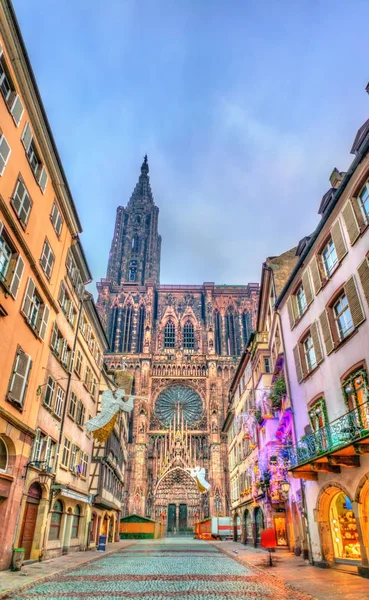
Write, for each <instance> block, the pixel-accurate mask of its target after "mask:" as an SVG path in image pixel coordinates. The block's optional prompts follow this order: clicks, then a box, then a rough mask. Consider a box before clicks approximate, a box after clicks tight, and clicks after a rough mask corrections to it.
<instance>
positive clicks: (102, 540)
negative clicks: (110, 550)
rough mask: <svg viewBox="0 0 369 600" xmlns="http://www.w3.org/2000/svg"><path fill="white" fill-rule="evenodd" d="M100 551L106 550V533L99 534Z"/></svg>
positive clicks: (98, 548)
mask: <svg viewBox="0 0 369 600" xmlns="http://www.w3.org/2000/svg"><path fill="white" fill-rule="evenodd" d="M97 550H98V552H105V550H106V535H100V536H99V545H98V547H97Z"/></svg>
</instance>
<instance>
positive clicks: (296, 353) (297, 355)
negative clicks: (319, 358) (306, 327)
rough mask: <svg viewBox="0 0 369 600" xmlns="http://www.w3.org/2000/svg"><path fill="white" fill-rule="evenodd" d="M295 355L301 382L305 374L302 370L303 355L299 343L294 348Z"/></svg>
mask: <svg viewBox="0 0 369 600" xmlns="http://www.w3.org/2000/svg"><path fill="white" fill-rule="evenodd" d="M293 357H294V359H295V367H296V375H297V381H298V382H299V383H300V382H301V381H302V380H303V378H304V376H303V372H302V366H301V357H300V350H299V345H298V344H297V346H295V347H294V349H293Z"/></svg>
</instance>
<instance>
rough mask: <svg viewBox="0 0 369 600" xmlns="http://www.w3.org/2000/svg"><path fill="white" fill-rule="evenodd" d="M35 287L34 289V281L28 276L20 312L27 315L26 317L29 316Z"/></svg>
mask: <svg viewBox="0 0 369 600" xmlns="http://www.w3.org/2000/svg"><path fill="white" fill-rule="evenodd" d="M35 289H36V286H35V283H34V281H33V279H32V278H31V277H30V278H29V279H28V283H27V288H26V293H25V296H24V300H23V305H22V313H23V314H24V316H25V317H27V319H28V317H29V312H30V307H31V304H32V300H33V296H34V293H35Z"/></svg>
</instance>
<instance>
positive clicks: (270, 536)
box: [261, 528, 277, 548]
mask: <svg viewBox="0 0 369 600" xmlns="http://www.w3.org/2000/svg"><path fill="white" fill-rule="evenodd" d="M261 545H262V546H263V548H276V547H277V540H276V539H275V531H274V529H273V528H270V529H263V531H262V532H261Z"/></svg>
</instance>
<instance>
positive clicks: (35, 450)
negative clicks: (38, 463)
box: [31, 429, 41, 461]
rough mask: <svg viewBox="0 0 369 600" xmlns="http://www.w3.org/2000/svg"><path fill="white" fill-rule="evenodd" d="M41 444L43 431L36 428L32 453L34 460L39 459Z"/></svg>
mask: <svg viewBox="0 0 369 600" xmlns="http://www.w3.org/2000/svg"><path fill="white" fill-rule="evenodd" d="M40 444H41V431H40V429H36V435H35V439H34V440H33V446H32V453H31V460H32V461H33V460H38V459H39V450H40Z"/></svg>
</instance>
